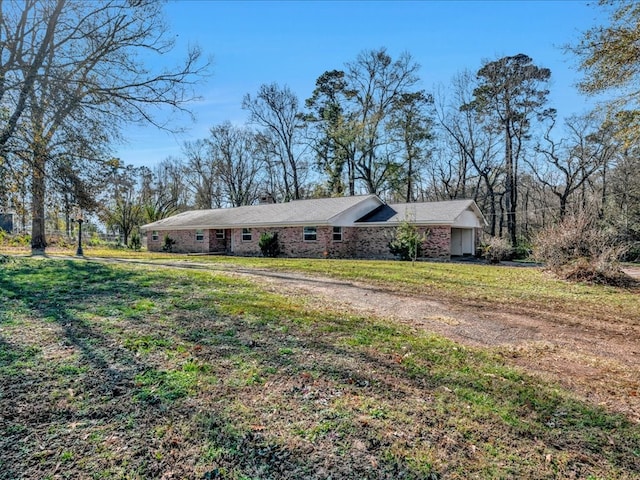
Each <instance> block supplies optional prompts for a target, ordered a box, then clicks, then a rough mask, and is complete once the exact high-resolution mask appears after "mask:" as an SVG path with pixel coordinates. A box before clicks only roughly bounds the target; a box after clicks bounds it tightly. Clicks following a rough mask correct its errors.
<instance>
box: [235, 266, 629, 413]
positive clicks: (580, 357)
mask: <svg viewBox="0 0 640 480" xmlns="http://www.w3.org/2000/svg"><path fill="white" fill-rule="evenodd" d="M229 273H230V274H232V275H238V276H242V277H245V278H247V277H248V278H251V279H253V280H255V281H257V282H260V283H262V284H264V285H265V286H266V287H267V288H269V289H270V290H272V291H273V292H276V293H279V294H285V295H292V296H296V297H300V296H303V297H304V298H305V299H306V300H307V301H308V302H309V303H310V304H311V305H320V306H331V307H333V308H336V309H338V310H342V311H346V312H347V311H348V312H350V313H361V314H366V315H370V316H374V317H377V318H382V319H393V320H394V321H398V322H401V323H404V324H407V325H410V326H412V327H415V328H420V329H423V330H426V331H429V332H433V333H436V334H439V335H443V336H445V337H447V338H450V339H452V340H454V341H456V342H460V343H462V344H464V345H468V346H473V347H484V348H490V349H493V350H495V351H496V352H497V353H498V354H500V355H503V356H504V357H505V359H506V361H507V362H508V363H510V364H512V365H515V366H517V367H520V368H522V369H524V370H525V371H527V372H528V373H530V374H534V375H538V376H541V377H543V378H544V379H545V380H548V381H552V382H557V383H560V384H561V385H562V386H564V387H565V388H568V389H570V390H572V391H573V392H575V393H577V394H578V395H579V396H580V397H581V398H582V399H583V400H585V401H587V402H589V403H592V404H596V405H601V406H602V407H604V408H606V409H608V410H611V411H616V412H619V413H623V414H625V415H627V416H628V417H629V418H630V419H632V420H633V421H635V422H640V325H637V324H636V325H633V324H629V323H625V324H620V323H612V322H602V321H594V320H590V321H589V323H588V324H587V323H586V322H581V321H579V320H576V319H574V318H568V317H566V316H563V315H561V314H558V315H557V316H552V317H549V316H541V317H535V318H534V317H532V316H525V315H518V314H513V313H506V312H502V311H500V310H496V309H492V308H488V307H487V306H486V305H466V306H465V305H459V304H458V305H455V304H450V303H448V301H447V299H444V298H433V297H431V298H429V297H420V296H408V295H401V294H398V293H395V292H391V291H388V290H384V289H381V288H379V287H373V286H371V285H366V284H361V283H354V282H349V281H341V280H336V279H332V278H322V277H315V276H314V277H309V276H304V275H301V274H295V273H282V272H272V271H259V270H234V272H229ZM628 273H631V274H632V275H634V276H636V275H637V276H638V277H640V269H636V270H633V271H630V272H628ZM638 308H639V309H640V298H639V306H638Z"/></svg>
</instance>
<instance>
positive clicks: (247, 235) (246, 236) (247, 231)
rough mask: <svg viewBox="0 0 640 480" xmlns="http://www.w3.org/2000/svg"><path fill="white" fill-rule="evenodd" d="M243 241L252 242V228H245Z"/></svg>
mask: <svg viewBox="0 0 640 480" xmlns="http://www.w3.org/2000/svg"><path fill="white" fill-rule="evenodd" d="M242 241H243V242H250V241H251V229H250V228H243V229H242Z"/></svg>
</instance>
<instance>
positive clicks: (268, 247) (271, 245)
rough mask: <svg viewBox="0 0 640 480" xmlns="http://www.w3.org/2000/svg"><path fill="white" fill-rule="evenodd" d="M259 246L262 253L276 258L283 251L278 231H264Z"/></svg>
mask: <svg viewBox="0 0 640 480" xmlns="http://www.w3.org/2000/svg"><path fill="white" fill-rule="evenodd" d="M258 246H259V247H260V251H261V252H262V255H263V256H265V257H271V258H275V257H277V256H278V255H280V253H281V250H280V243H279V242H278V233H277V232H275V233H268V232H264V233H263V234H262V235H260V240H259V242H258Z"/></svg>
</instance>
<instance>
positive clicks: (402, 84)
mask: <svg viewBox="0 0 640 480" xmlns="http://www.w3.org/2000/svg"><path fill="white" fill-rule="evenodd" d="M419 68H420V66H419V65H418V64H417V63H415V62H414V61H413V59H412V58H411V55H410V54H409V53H403V54H402V55H400V57H399V58H398V59H397V60H395V61H394V60H393V59H392V58H391V56H390V55H389V54H388V53H387V51H386V49H385V48H380V49H378V50H367V51H364V52H362V53H360V54H359V55H358V57H357V58H356V60H355V61H354V62H350V63H348V64H347V69H346V79H347V82H348V88H349V90H350V91H351V92H352V93H351V95H350V102H351V106H350V109H349V121H350V123H351V126H352V129H353V132H354V140H355V144H356V157H355V163H354V170H355V175H356V178H358V179H359V180H361V181H362V182H363V183H364V187H365V189H366V191H367V192H369V193H381V191H382V190H383V189H385V187H386V185H385V184H387V182H388V181H389V180H390V179H391V178H392V175H393V174H394V173H396V172H397V171H398V168H397V167H398V165H397V155H396V154H395V153H396V152H390V151H389V148H390V142H389V139H388V138H386V136H385V126H386V123H387V121H389V119H390V115H391V113H392V111H393V110H394V108H395V107H396V106H397V105H398V102H399V101H400V98H401V96H402V95H403V94H408V93H410V92H411V88H412V87H413V86H415V85H416V83H417V82H418V75H417V72H418V69H419ZM391 148H392V147H391Z"/></svg>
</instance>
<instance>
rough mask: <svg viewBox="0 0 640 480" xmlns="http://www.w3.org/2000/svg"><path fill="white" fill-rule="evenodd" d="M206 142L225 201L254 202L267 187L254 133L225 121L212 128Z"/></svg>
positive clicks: (235, 205) (229, 202) (232, 202)
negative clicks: (257, 153)
mask: <svg viewBox="0 0 640 480" xmlns="http://www.w3.org/2000/svg"><path fill="white" fill-rule="evenodd" d="M207 142H208V144H209V149H210V156H211V159H212V160H213V163H214V166H215V173H216V176H217V178H219V180H220V183H221V188H222V192H223V196H224V198H225V201H226V203H227V204H229V205H231V206H232V207H239V206H242V205H251V204H252V203H253V202H254V201H255V200H257V199H258V197H259V195H260V193H261V192H260V190H261V189H262V188H263V187H264V182H263V175H262V171H263V167H264V165H263V163H262V162H261V161H260V159H259V157H258V156H257V155H256V150H257V145H256V140H255V135H254V133H253V132H251V131H250V130H248V129H246V128H240V127H234V126H233V125H231V123H229V122H226V123H223V124H221V125H217V126H215V127H213V128H212V129H211V135H210V136H209V138H208V139H207Z"/></svg>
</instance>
